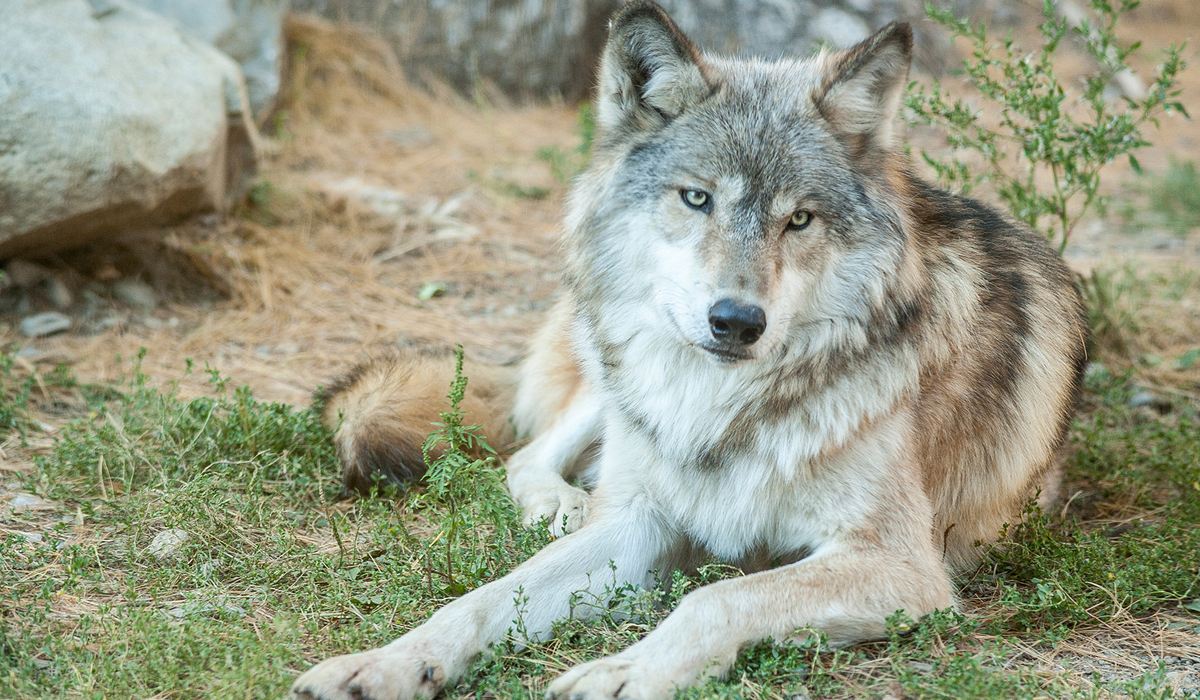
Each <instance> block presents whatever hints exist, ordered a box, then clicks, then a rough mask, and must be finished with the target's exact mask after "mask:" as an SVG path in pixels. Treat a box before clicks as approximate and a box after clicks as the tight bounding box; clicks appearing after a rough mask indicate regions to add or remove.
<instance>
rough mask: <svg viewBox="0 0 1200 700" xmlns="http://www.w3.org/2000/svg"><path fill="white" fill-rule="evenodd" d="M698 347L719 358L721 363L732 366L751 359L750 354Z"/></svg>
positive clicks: (713, 347)
mask: <svg viewBox="0 0 1200 700" xmlns="http://www.w3.org/2000/svg"><path fill="white" fill-rule="evenodd" d="M696 347H698V348H700V349H701V350H703V351H705V352H707V353H708V354H710V355H712V356H713V357H715V358H717V359H718V360H719V361H721V362H727V363H730V364H732V363H734V362H741V361H742V360H749V359H750V357H751V355H750V353H746V352H734V351H733V350H729V349H727V348H721V347H716V346H713V345H697V346H696Z"/></svg>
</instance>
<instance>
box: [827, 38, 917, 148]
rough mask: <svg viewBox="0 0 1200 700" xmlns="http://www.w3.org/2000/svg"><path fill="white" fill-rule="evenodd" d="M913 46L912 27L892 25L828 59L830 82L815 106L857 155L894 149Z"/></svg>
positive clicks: (828, 78)
mask: <svg viewBox="0 0 1200 700" xmlns="http://www.w3.org/2000/svg"><path fill="white" fill-rule="evenodd" d="M912 43H913V39H912V27H910V26H909V25H908V23H907V22H900V23H897V22H892V23H891V24H889V25H887V26H886V27H884V28H883V29H880V30H879V31H878V32H876V33H875V34H874V35H872V36H870V37H868V38H866V39H864V40H863V41H862V42H860V43H858V44H857V45H855V46H853V47H851V48H849V49H847V50H845V51H843V52H841V53H838V54H834V55H833V56H830V57H829V58H828V59H827V63H826V69H825V70H826V72H825V79H824V81H823V82H822V83H821V86H820V87H819V88H817V91H816V94H815V95H814V98H813V101H814V102H815V104H816V106H817V110H818V111H820V113H821V115H822V116H823V117H825V119H826V120H827V121H828V122H829V124H830V125H831V126H832V127H833V128H834V130H835V131H837V132H838V133H839V134H840V135H842V136H843V137H844V138H846V140H847V141H848V143H849V144H850V145H851V147H852V149H851V150H852V151H854V152H855V153H856V154H859V155H861V154H863V153H865V152H868V151H870V150H872V149H882V150H888V149H890V148H891V147H892V145H893V142H892V140H893V138H894V133H893V128H894V125H895V121H896V112H897V111H899V109H900V99H901V97H902V96H903V95H904V88H905V85H906V84H907V82H908V69H909V66H910V65H911V64H912Z"/></svg>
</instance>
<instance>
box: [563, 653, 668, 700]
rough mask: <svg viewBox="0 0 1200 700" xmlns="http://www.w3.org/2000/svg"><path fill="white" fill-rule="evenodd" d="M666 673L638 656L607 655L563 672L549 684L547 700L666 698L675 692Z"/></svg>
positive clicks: (655, 699) (640, 699)
mask: <svg viewBox="0 0 1200 700" xmlns="http://www.w3.org/2000/svg"><path fill="white" fill-rule="evenodd" d="M667 675H669V674H664V673H663V671H662V669H661V668H659V669H654V668H650V665H649V664H646V663H643V662H641V661H638V660H637V659H631V658H621V657H620V656H610V657H608V658H606V659H599V660H597V661H592V662H590V663H586V664H580V665H579V666H576V667H575V668H573V669H571V670H570V671H567V672H566V673H564V674H563V675H562V676H560V677H559V678H558V680H556V681H554V682H553V683H551V684H550V688H549V690H547V691H546V700H601V699H603V700H613V699H614V698H616V699H617V700H659V699H660V698H661V699H664V700H665V699H667V698H671V697H673V696H674V695H675V684H674V683H673V682H672V680H671V679H670V678H668V677H665V676H667Z"/></svg>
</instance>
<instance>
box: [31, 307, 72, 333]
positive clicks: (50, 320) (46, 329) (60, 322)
mask: <svg viewBox="0 0 1200 700" xmlns="http://www.w3.org/2000/svg"><path fill="white" fill-rule="evenodd" d="M20 327H21V335H23V336H25V337H27V338H44V337H45V336H48V335H54V334H55V333H62V332H63V331H65V330H68V329H70V328H71V319H70V318H68V317H67V316H64V315H63V314H60V313H58V312H57V311H47V312H45V313H40V314H34V315H32V316H26V317H25V318H23V319H21V326H20Z"/></svg>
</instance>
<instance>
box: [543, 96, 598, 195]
mask: <svg viewBox="0 0 1200 700" xmlns="http://www.w3.org/2000/svg"><path fill="white" fill-rule="evenodd" d="M577 130H578V132H579V144H578V145H577V146H575V148H573V149H571V150H567V149H563V148H560V147H558V146H545V147H543V148H539V149H538V152H537V157H538V158H539V159H541V160H543V161H545V162H546V164H547V165H549V166H550V172H551V173H553V175H554V179H556V180H558V181H559V182H563V183H566V182H570V181H571V179H572V178H574V177H575V176H576V175H578V174H579V173H580V172H581V171H582V170H583V169H584V168H586V167H587V164H588V160H589V159H591V157H592V141H593V140H594V139H595V135H596V115H595V114H593V113H592V108H591V106H590V105H586V104H585V105H583V106H582V107H580V108H579V122H578V126H577Z"/></svg>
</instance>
